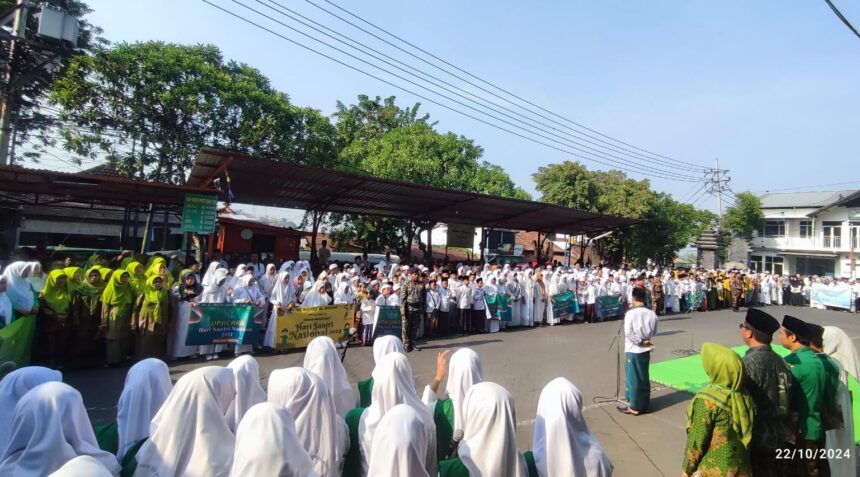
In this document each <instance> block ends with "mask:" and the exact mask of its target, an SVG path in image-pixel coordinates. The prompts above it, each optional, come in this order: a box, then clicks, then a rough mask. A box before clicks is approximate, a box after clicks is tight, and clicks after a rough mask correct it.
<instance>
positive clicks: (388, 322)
mask: <svg viewBox="0 0 860 477" xmlns="http://www.w3.org/2000/svg"><path fill="white" fill-rule="evenodd" d="M402 321H403V320H402V319H401V317H400V307H399V306H377V307H376V319H375V320H374V322H373V337H374V338H376V337H379V336H384V335H393V336H400V335H401V334H402V333H403V324H402Z"/></svg>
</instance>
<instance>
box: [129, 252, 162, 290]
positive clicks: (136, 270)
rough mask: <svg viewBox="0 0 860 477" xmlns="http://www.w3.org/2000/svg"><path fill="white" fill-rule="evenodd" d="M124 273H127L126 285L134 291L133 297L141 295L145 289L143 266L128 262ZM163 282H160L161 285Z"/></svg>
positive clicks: (138, 263)
mask: <svg viewBox="0 0 860 477" xmlns="http://www.w3.org/2000/svg"><path fill="white" fill-rule="evenodd" d="M124 268H125V271H127V272H128V283H129V284H131V288H132V289H133V290H134V296H135V297H137V296H139V295H140V294H141V293H143V289H144V288H145V287H146V279H147V277H146V274H144V273H143V272H144V270H143V265H141V263H140V262H134V261H132V262H129V264H128V265H126V266H125V267H124ZM163 284H164V281H163V280H162V285H163Z"/></svg>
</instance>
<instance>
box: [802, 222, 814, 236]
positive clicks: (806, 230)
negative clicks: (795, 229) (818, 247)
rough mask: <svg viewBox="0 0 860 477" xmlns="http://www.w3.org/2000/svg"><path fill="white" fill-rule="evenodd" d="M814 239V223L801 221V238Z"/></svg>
mask: <svg viewBox="0 0 860 477" xmlns="http://www.w3.org/2000/svg"><path fill="white" fill-rule="evenodd" d="M810 237H812V221H811V220H801V221H800V238H810Z"/></svg>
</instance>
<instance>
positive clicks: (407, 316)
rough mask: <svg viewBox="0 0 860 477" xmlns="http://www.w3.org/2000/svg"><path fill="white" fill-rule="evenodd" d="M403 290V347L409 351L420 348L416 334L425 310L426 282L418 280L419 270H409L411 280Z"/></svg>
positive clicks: (401, 312)
mask: <svg viewBox="0 0 860 477" xmlns="http://www.w3.org/2000/svg"><path fill="white" fill-rule="evenodd" d="M401 290H402V291H403V296H402V300H401V301H400V315H401V316H402V317H403V320H402V321H401V322H402V323H403V328H402V338H403V348H404V349H405V350H406V351H407V352H410V351H413V350H418V351H420V349H419V348H418V347H417V346H415V335H416V334H417V333H418V325H419V324H420V321H419V320H420V319H421V313H422V311H423V310H424V295H425V293H424V283H422V282H420V281H419V280H418V271H417V270H415V269H413V270H410V272H409V281H408V282H406V285H405V286H404V287H403V288H402V289H401Z"/></svg>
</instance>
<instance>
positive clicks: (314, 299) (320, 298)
mask: <svg viewBox="0 0 860 477" xmlns="http://www.w3.org/2000/svg"><path fill="white" fill-rule="evenodd" d="M329 303H331V297H330V296H328V295H327V294H326V293H325V279H323V280H317V281H316V282H315V283H314V284H313V287H311V288H310V289H309V290H308V293H307V294H306V295H305V296H304V298H303V299H302V307H303V308H306V307H309V306H327V305H328V304H329Z"/></svg>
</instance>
